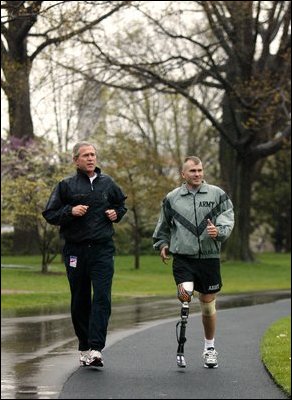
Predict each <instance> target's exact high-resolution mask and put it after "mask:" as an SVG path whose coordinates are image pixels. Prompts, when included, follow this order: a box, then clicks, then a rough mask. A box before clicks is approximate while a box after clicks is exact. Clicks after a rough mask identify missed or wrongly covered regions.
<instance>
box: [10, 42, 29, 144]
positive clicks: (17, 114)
mask: <svg viewBox="0 0 292 400" xmlns="http://www.w3.org/2000/svg"><path fill="white" fill-rule="evenodd" d="M21 47H22V46H21V45H19V46H18V47H17V53H20V52H21V50H22V48H21ZM17 58H18V59H19V61H18V60H17V59H11V60H10V67H9V68H7V69H8V72H6V74H5V76H6V81H7V88H8V89H7V90H6V94H7V98H8V111H9V126H10V132H9V134H10V136H15V137H17V138H24V139H29V138H33V137H34V132H33V124H32V118H31V110H30V89H29V74H30V62H29V60H28V59H27V58H25V57H24V58H21V57H17ZM7 69H6V70H7Z"/></svg>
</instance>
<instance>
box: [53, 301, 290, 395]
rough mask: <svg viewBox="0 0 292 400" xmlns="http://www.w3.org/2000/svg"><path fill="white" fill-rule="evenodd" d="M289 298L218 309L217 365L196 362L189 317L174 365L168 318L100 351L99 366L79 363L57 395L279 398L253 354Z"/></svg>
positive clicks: (196, 318) (198, 339)
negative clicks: (180, 360)
mask: <svg viewBox="0 0 292 400" xmlns="http://www.w3.org/2000/svg"><path fill="white" fill-rule="evenodd" d="M290 313H291V300H290V299H286V300H278V301H276V302H274V303H267V304H260V305H254V306H249V307H239V308H234V309H227V310H219V311H218V328H217V335H216V348H217V350H218V352H219V364H220V365H219V368H218V369H215V370H209V369H205V368H203V364H202V358H201V354H202V346H203V344H202V343H203V342H202V336H203V331H202V325H201V316H200V315H199V314H195V315H190V317H189V321H188V325H187V333H186V337H187V342H186V344H185V356H186V361H187V368H185V369H179V368H177V366H176V348H177V342H176V334H175V325H176V322H177V320H178V318H176V319H173V318H172V319H168V320H163V321H160V322H156V323H152V324H148V325H146V327H144V329H142V330H136V331H135V332H134V334H133V332H132V334H129V335H127V336H124V337H122V338H119V339H116V340H112V342H111V340H110V338H109V341H108V345H107V347H106V349H105V350H104V357H105V367H104V368H103V369H93V368H86V367H80V368H78V369H77V370H76V371H75V372H73V373H72V375H71V376H70V377H69V378H68V380H67V382H66V383H65V385H64V387H63V390H62V391H61V393H60V395H59V398H60V399H81V398H83V399H285V398H287V396H286V395H285V394H284V393H283V392H282V391H281V390H280V389H279V388H278V387H277V386H276V385H275V384H274V382H273V381H272V379H271V377H270V376H269V374H268V373H267V371H266V370H265V368H264V366H263V364H262V362H261V360H260V353H259V346H260V340H261V337H262V335H263V334H264V332H265V330H266V329H267V328H268V326H269V325H270V324H271V323H273V322H274V321H276V320H277V319H278V318H280V317H284V316H287V315H290Z"/></svg>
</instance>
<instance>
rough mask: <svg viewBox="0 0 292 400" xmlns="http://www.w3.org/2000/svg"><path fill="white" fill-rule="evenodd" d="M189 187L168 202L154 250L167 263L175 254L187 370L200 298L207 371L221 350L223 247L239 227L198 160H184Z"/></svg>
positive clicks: (180, 359)
mask: <svg viewBox="0 0 292 400" xmlns="http://www.w3.org/2000/svg"><path fill="white" fill-rule="evenodd" d="M181 175H182V178H183V179H184V181H185V182H184V183H183V184H182V185H181V186H180V187H178V188H176V189H174V190H172V191H171V192H169V193H168V194H167V195H166V197H165V198H164V200H163V203H162V207H161V212H160V217H159V220H158V222H157V225H156V228H155V231H154V233H153V243H154V244H153V247H154V249H156V250H159V252H160V256H161V259H162V261H163V262H164V263H167V260H169V259H170V257H169V254H170V255H172V258H173V263H172V270H173V276H174V280H175V283H176V285H177V296H178V299H179V300H180V301H181V303H182V308H181V320H180V321H179V322H178V323H177V325H176V331H177V341H178V348H177V357H176V359H177V365H178V366H179V367H180V368H185V367H186V360H185V356H184V344H185V342H186V327H187V322H188V315H189V304H190V302H191V299H192V296H193V295H194V292H197V293H198V297H199V302H200V307H201V312H202V324H203V328H204V334H205V338H204V350H203V354H202V357H203V360H204V367H205V368H217V367H218V360H217V356H218V353H217V351H216V350H215V330H216V293H218V292H219V291H220V290H221V287H222V279H221V273H220V250H221V243H222V242H224V241H225V240H226V239H227V238H228V237H229V236H230V234H231V232H232V229H233V226H234V213H233V205H232V202H231V200H230V199H229V197H228V195H227V194H226V193H225V192H224V191H223V190H222V189H221V188H219V187H218V186H214V185H209V184H207V183H206V182H205V181H204V180H203V176H204V174H203V166H202V162H201V160H200V159H199V158H198V157H195V156H189V157H187V158H186V159H185V160H184V163H183V166H182V170H181Z"/></svg>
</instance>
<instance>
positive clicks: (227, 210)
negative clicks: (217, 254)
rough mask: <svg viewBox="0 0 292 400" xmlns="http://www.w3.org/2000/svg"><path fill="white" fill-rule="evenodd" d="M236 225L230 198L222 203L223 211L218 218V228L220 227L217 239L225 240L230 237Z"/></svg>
mask: <svg viewBox="0 0 292 400" xmlns="http://www.w3.org/2000/svg"><path fill="white" fill-rule="evenodd" d="M233 227H234V212H233V204H232V201H231V200H230V199H229V198H228V199H227V200H226V201H225V202H224V203H223V204H222V212H221V213H220V214H219V215H218V216H217V218H216V228H217V229H218V231H219V232H218V236H217V237H216V240H217V241H219V242H224V241H225V240H226V239H228V238H229V236H230V234H231V232H232V229H233Z"/></svg>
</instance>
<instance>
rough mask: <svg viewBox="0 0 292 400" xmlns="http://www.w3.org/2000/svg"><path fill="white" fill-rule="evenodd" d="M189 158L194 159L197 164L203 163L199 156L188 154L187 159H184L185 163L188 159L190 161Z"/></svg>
mask: <svg viewBox="0 0 292 400" xmlns="http://www.w3.org/2000/svg"><path fill="white" fill-rule="evenodd" d="M189 160H192V161H194V163H195V164H196V165H197V164H202V161H201V160H200V159H199V157H196V156H187V157H186V158H185V159H184V162H183V163H184V164H185V163H186V162H187V161H189Z"/></svg>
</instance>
